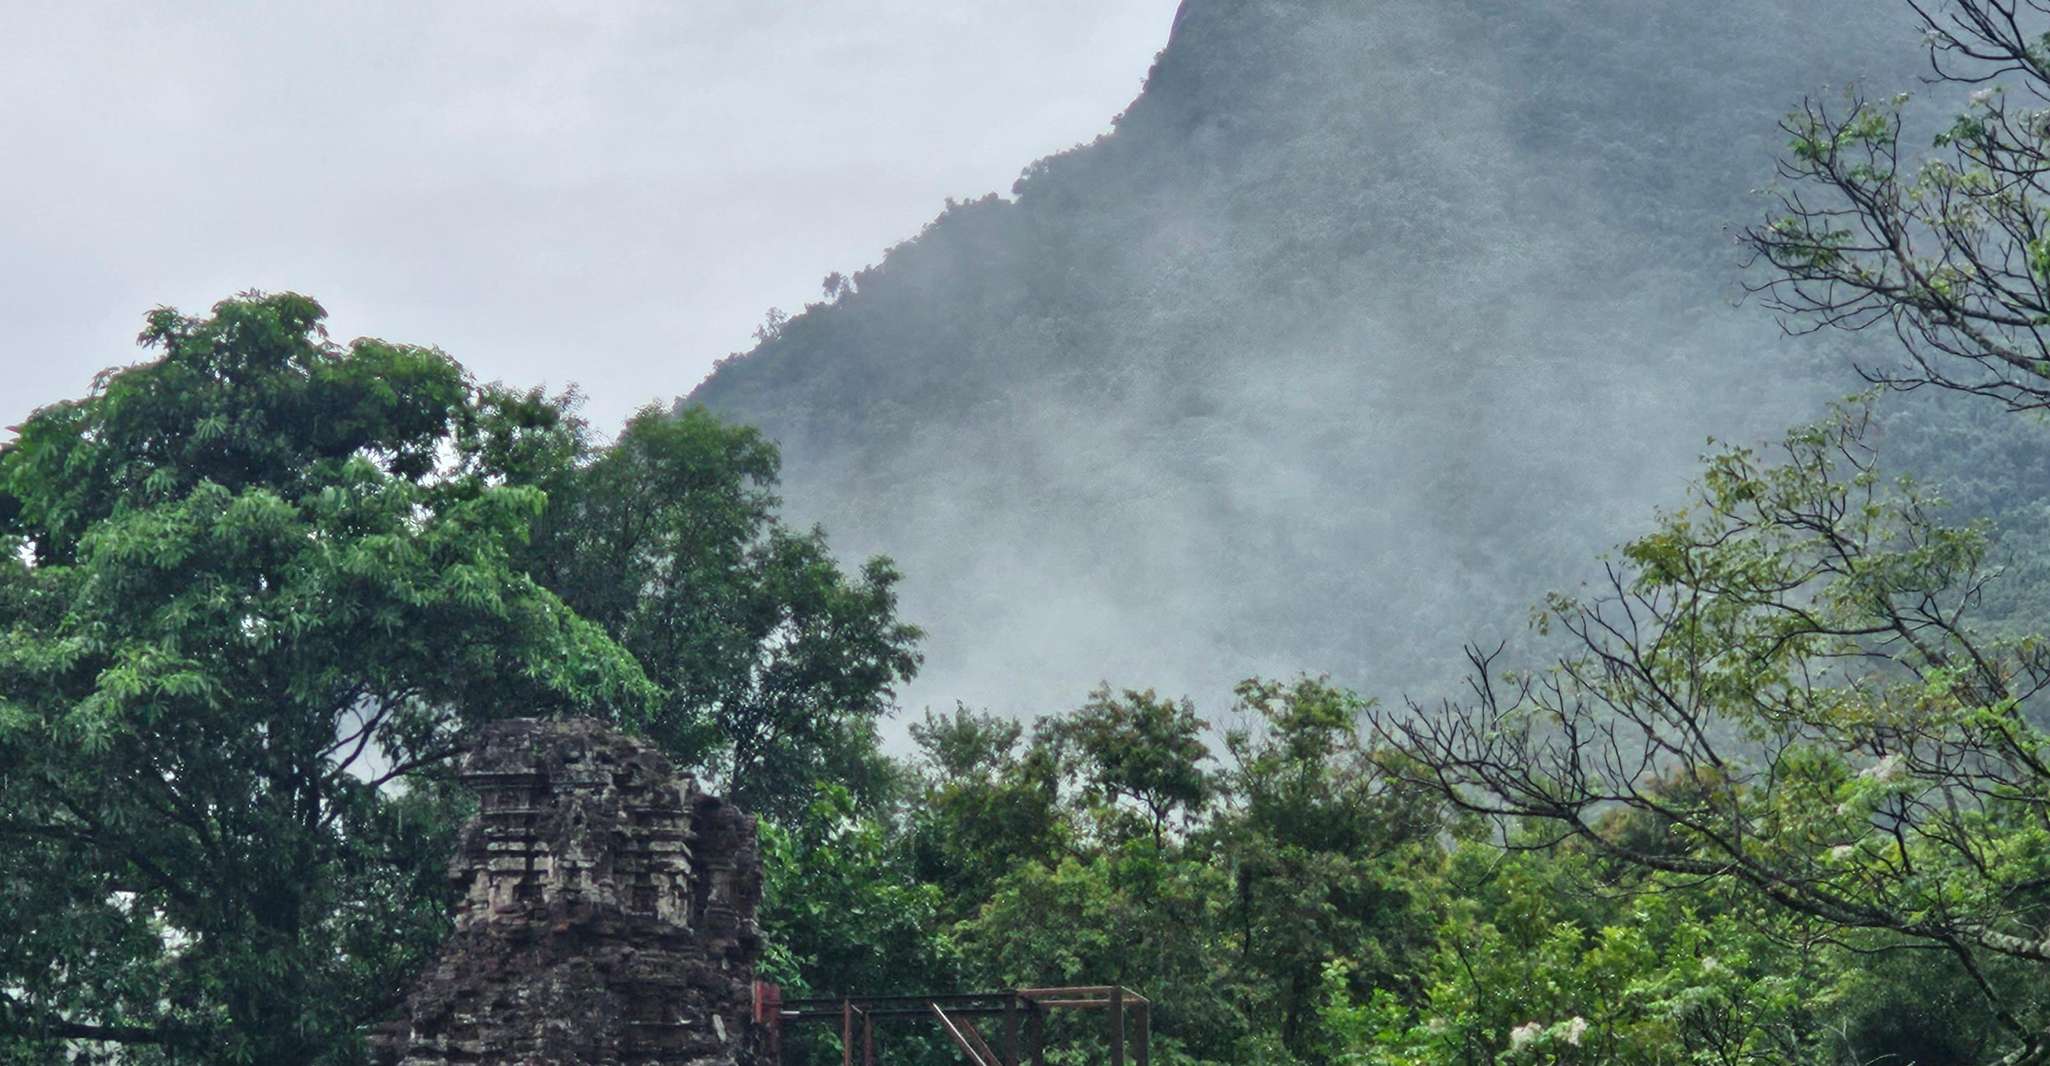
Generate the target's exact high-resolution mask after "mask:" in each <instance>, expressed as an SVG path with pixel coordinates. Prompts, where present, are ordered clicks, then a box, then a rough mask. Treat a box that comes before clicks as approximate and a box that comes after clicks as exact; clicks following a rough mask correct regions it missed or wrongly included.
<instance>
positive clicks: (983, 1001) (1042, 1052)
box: [755, 985, 1153, 1066]
mask: <svg viewBox="0 0 2050 1066" xmlns="http://www.w3.org/2000/svg"><path fill="white" fill-rule="evenodd" d="M1055 1008H1064V1009H1079V1010H1101V1011H1103V1012H1104V1014H1105V1018H1104V1022H1105V1024H1104V1033H1105V1037H1106V1038H1107V1040H1108V1042H1109V1045H1110V1060H1109V1066H1127V1059H1126V1055H1127V1052H1128V1051H1129V1053H1130V1066H1150V1054H1149V1052H1150V1047H1149V1045H1150V1044H1151V1037H1152V1030H1153V1002H1152V1001H1151V1000H1149V999H1147V998H1146V997H1145V996H1142V995H1140V994H1139V993H1137V992H1134V991H1132V990H1131V989H1129V988H1125V987H1123V986H1122V985H1074V986H1069V987H1064V988H1009V989H1004V990H1003V991H1000V992H949V993H938V994H932V995H905V996H812V997H807V998H803V999H792V1000H787V1001H786V1000H784V999H783V998H782V996H781V993H780V990H779V989H777V988H776V986H774V985H758V986H757V988H756V996H755V1017H756V1020H757V1021H759V1022H761V1023H763V1024H764V1025H766V1026H767V1027H768V1036H769V1041H768V1050H769V1055H770V1058H771V1061H774V1062H778V1063H780V1062H781V1061H782V1055H781V1050H782V1039H781V1037H782V1029H783V1026H784V1025H791V1024H798V1023H804V1022H838V1023H839V1025H840V1063H841V1066H855V1064H856V1061H857V1048H858V1049H859V1051H858V1055H859V1060H858V1061H859V1062H860V1066H876V1025H877V1024H878V1023H881V1022H891V1021H925V1020H931V1021H936V1022H938V1023H939V1026H940V1031H942V1032H944V1033H946V1034H947V1037H948V1039H950V1040H952V1041H953V1042H954V1046H955V1047H957V1048H960V1049H961V1053H962V1054H964V1055H966V1056H967V1057H968V1062H969V1066H1046V1015H1047V1012H1048V1011H1050V1010H1053V1009H1055ZM977 1018H983V1019H988V1020H991V1021H994V1022H995V1023H996V1025H997V1028H996V1030H995V1032H996V1039H995V1040H994V1041H992V1040H990V1039H989V1038H988V1037H986V1036H984V1035H983V1032H982V1029H981V1028H980V1027H979V1026H977V1025H976V1022H975V1020H976V1019H977Z"/></svg>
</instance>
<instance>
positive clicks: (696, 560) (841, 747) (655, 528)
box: [526, 397, 920, 819]
mask: <svg viewBox="0 0 2050 1066" xmlns="http://www.w3.org/2000/svg"><path fill="white" fill-rule="evenodd" d="M529 402H531V403H539V401H538V399H537V398H534V397H529ZM562 406H563V405H561V404H555V405H547V404H542V405H541V407H540V408H539V409H538V410H539V411H540V412H541V413H542V414H544V415H546V414H547V413H548V412H549V410H550V409H551V407H552V408H553V409H555V412H556V417H555V418H554V425H555V426H556V431H557V432H558V433H559V434H560V435H561V437H562V440H561V441H560V443H559V445H558V446H557V449H556V450H557V452H558V454H560V455H561V456H562V457H563V459H562V461H559V462H556V463H555V464H554V465H553V466H552V468H551V469H549V470H548V471H546V472H545V473H544V475H543V477H542V480H541V484H542V485H544V487H546V488H547V490H548V495H549V506H548V508H547V510H546V511H545V512H544V514H543V515H542V518H541V521H540V523H539V525H538V528H537V530H536V535H535V537H534V540H533V543H532V547H531V550H530V551H529V552H528V553H527V556H526V558H527V559H528V560H529V561H530V565H531V566H532V568H533V572H534V573H535V575H536V576H537V577H538V578H539V579H540V580H541V581H542V583H543V584H545V585H546V586H547V587H549V588H551V589H553V590H555V591H556V592H558V593H560V594H561V595H562V597H563V598H564V599H565V600H566V601H568V603H569V604H570V605H571V606H572V607H574V608H575V609H576V610H577V612H578V613H579V614H580V615H582V616H583V617H585V618H588V619H591V620H592V621H594V622H597V623H598V624H599V625H601V626H602V627H603V628H604V629H605V630H606V632H608V633H610V634H612V635H613V636H614V637H616V638H617V639H618V640H619V641H620V643H622V644H623V645H625V646H626V647H627V648H628V650H630V651H631V652H632V653H633V654H634V656H635V658H636V659H637V660H638V661H639V662H640V663H641V664H642V666H643V668H644V669H646V670H647V672H648V674H649V677H650V678H651V679H652V680H653V681H655V683H656V684H657V685H658V687H659V688H660V690H661V696H660V698H659V707H658V709H657V710H656V712H655V714H654V716H653V720H652V721H651V723H650V725H649V729H650V731H651V733H652V734H653V735H654V736H655V737H656V738H657V739H658V740H660V741H661V742H662V743H663V744H664V745H665V746H667V747H668V748H669V749H670V750H672V751H676V752H680V753H686V754H689V755H691V756H692V757H691V758H690V760H689V761H690V762H691V763H693V764H694V765H697V766H699V767H701V768H702V769H704V770H705V771H706V772H708V773H711V774H714V775H716V776H717V777H718V778H719V779H720V783H721V787H722V788H723V789H724V791H725V792H726V794H727V795H728V797H729V798H731V799H734V800H735V801H737V802H739V803H740V804H742V805H743V806H745V807H747V808H749V809H750V810H755V811H759V812H762V813H767V814H773V815H779V816H785V817H789V818H792V819H796V818H798V817H799V816H800V815H801V814H802V812H804V811H805V810H806V809H807V808H808V807H809V805H810V803H811V790H812V787H813V785H814V784H815V783H817V782H819V781H833V782H838V783H842V784H845V785H847V786H848V787H850V788H853V789H854V790H855V792H856V794H857V798H863V799H871V800H872V799H874V798H875V797H876V796H877V795H878V794H879V793H880V790H881V789H882V788H883V786H884V778H885V777H886V776H887V773H888V771H887V769H886V768H885V767H884V766H883V765H882V762H881V760H880V757H879V755H878V748H877V743H876V734H875V723H876V720H877V719H878V718H879V717H880V716H881V715H882V714H883V713H884V712H885V711H887V710H888V709H889V707H890V705H891V695H892V693H893V691H894V687H895V685H896V684H897V683H898V682H899V681H901V680H903V679H906V678H909V677H910V676H911V675H912V673H913V672H914V671H915V670H916V669H917V667H918V655H917V652H916V650H915V647H916V643H917V641H918V638H919V635H920V634H919V631H918V629H917V628H915V627H913V626H910V625H907V624H905V623H903V622H900V621H898V620H897V617H896V609H897V598H896V582H897V576H898V575H897V571H896V570H895V568H894V567H892V566H891V564H890V562H889V560H888V559H884V558H880V557H878V558H874V559H870V560H868V561H867V562H866V563H865V564H864V565H863V566H862V567H861V569H860V571H859V572H858V574H854V575H849V574H847V573H845V572H843V571H842V570H841V568H840V566H839V564H838V562H837V561H835V559H834V558H833V554H832V552H831V551H830V550H829V549H828V547H827V545H826V539H825V534H824V533H823V532H822V531H821V530H819V529H817V528H813V529H810V530H804V531H798V530H791V529H788V528H785V527H784V526H783V525H782V524H781V523H780V522H778V521H777V520H776V506H777V502H778V501H777V498H776V496H775V491H774V489H775V484H776V470H777V455H776V446H775V445H774V444H773V443H771V442H770V441H768V440H767V439H765V438H764V437H762V435H761V434H760V433H758V432H756V431H755V430H753V429H751V428H748V427H746V426H735V425H730V424H728V423H726V422H723V421H721V420H719V419H718V418H717V417H715V416H713V415H712V414H711V413H709V412H707V411H706V410H705V409H703V408H702V407H691V408H685V409H683V410H681V411H678V412H676V413H675V414H674V415H671V414H669V413H667V412H665V411H664V410H662V409H659V408H655V407H650V408H647V409H645V410H643V411H641V412H640V413H639V414H637V415H635V416H634V417H633V418H632V419H631V420H629V421H628V422H627V425H626V429H625V431H624V432H622V433H621V434H620V435H619V437H618V439H617V440H615V441H612V442H610V443H609V444H600V443H599V442H597V441H596V440H595V439H594V438H593V437H592V435H591V434H590V432H589V430H588V428H587V427H585V426H584V425H583V424H582V423H581V422H580V421H579V420H577V419H575V418H574V417H571V416H570V415H569V413H568V412H565V411H561V410H560V408H561V407H562Z"/></svg>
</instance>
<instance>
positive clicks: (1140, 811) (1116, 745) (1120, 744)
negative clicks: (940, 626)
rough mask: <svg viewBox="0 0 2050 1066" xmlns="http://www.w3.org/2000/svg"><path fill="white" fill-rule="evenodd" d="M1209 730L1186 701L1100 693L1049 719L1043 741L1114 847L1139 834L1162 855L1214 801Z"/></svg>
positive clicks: (1044, 725)
mask: <svg viewBox="0 0 2050 1066" xmlns="http://www.w3.org/2000/svg"><path fill="white" fill-rule="evenodd" d="M1207 728H1208V727H1207V726H1206V725H1205V723H1204V722H1203V719H1201V718H1200V717H1198V716H1197V715H1196V707H1195V705H1194V704H1193V703H1190V702H1189V701H1188V700H1187V699H1183V700H1180V701H1176V700H1171V699H1164V698H1162V697H1160V696H1158V695H1155V694H1154V692H1153V690H1152V689H1147V690H1145V691H1143V692H1141V691H1136V690H1133V689H1126V690H1125V691H1124V692H1123V693H1121V694H1113V693H1112V692H1111V690H1110V686H1108V685H1105V686H1103V687H1101V688H1098V689H1097V690H1096V691H1095V692H1093V693H1091V694H1090V696H1089V702H1087V703H1085V704H1083V705H1082V707H1081V709H1080V710H1077V711H1076V712H1075V713H1073V714H1071V715H1067V716H1064V717H1060V718H1051V719H1047V720H1046V721H1044V722H1043V723H1042V724H1041V727H1040V729H1039V734H1040V739H1041V740H1042V741H1043V742H1045V743H1049V744H1052V745H1054V746H1055V748H1056V750H1058V751H1059V752H1060V753H1061V756H1062V761H1063V764H1064V766H1065V767H1066V768H1067V769H1068V770H1069V771H1070V772H1071V773H1073V774H1075V775H1076V776H1077V777H1078V779H1079V781H1080V783H1081V786H1082V793H1081V795H1082V798H1083V800H1084V801H1085V802H1086V803H1088V804H1089V805H1090V807H1091V808H1092V810H1093V812H1094V813H1095V815H1096V820H1097V821H1098V823H1099V824H1100V825H1101V826H1102V827H1103V829H1104V831H1105V832H1106V833H1108V834H1110V836H1111V837H1112V838H1113V839H1121V838H1123V837H1124V836H1126V835H1128V834H1129V833H1130V832H1131V831H1132V827H1131V826H1130V824H1129V823H1131V821H1132V818H1131V817H1130V816H1132V815H1134V814H1136V816H1137V830H1138V831H1139V832H1141V833H1143V834H1145V835H1147V836H1148V837H1150V838H1151V839H1152V841H1153V845H1154V847H1156V848H1159V847H1163V846H1165V844H1166V841H1167V834H1168V833H1169V832H1170V831H1171V830H1173V829H1176V828H1187V827H1188V825H1189V824H1190V823H1191V822H1192V821H1193V820H1194V819H1196V818H1198V817H1200V816H1201V815H1202V813H1203V811H1204V809H1205V808H1206V807H1207V806H1208V805H1209V803H1210V801H1211V800H1212V798H1213V797H1214V796H1215V795H1216V783H1215V781H1214V775H1213V774H1212V772H1211V771H1210V770H1209V769H1208V768H1207V767H1206V766H1205V765H1204V764H1205V763H1207V762H1209V761H1210V749H1209V747H1208V746H1206V745H1205V744H1204V743H1203V732H1204V730H1205V729H1207Z"/></svg>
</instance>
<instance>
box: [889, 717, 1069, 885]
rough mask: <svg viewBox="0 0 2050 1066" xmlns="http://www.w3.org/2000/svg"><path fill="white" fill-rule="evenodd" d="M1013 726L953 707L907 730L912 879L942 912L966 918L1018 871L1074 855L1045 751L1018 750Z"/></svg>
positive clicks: (1018, 734)
mask: <svg viewBox="0 0 2050 1066" xmlns="http://www.w3.org/2000/svg"><path fill="white" fill-rule="evenodd" d="M1024 732H1025V729H1024V726H1022V725H1021V724H1019V723H1018V722H1016V721H1014V720H1012V719H1009V718H1003V717H999V716H997V715H991V714H986V713H978V712H975V711H971V710H969V709H968V708H966V707H958V706H957V707H956V708H955V709H954V711H953V712H952V713H951V714H945V715H942V714H936V713H934V712H932V711H927V712H926V714H925V718H924V721H922V722H917V723H913V724H912V726H911V739H912V740H913V741H914V742H915V743H916V744H917V745H918V750H919V754H920V760H919V764H918V767H917V769H918V772H919V775H920V782H919V792H918V795H917V796H916V799H917V802H916V803H915V804H913V805H912V809H911V810H910V812H909V818H908V831H909V835H910V837H911V847H912V850H913V854H914V855H915V857H916V862H917V866H918V870H919V876H920V878H921V879H923V880H927V881H931V882H933V883H935V884H937V885H939V886H941V887H942V888H943V889H945V891H946V896H947V899H948V901H949V904H950V906H949V908H948V911H949V913H950V914H952V915H954V916H956V917H957V918H958V917H965V916H967V915H971V914H973V913H974V911H975V909H976V908H977V907H979V906H980V905H981V904H982V902H983V901H985V900H987V899H988V898H989V897H990V895H991V893H992V892H993V891H994V889H995V885H996V882H997V881H998V880H1000V879H1001V878H1002V877H1003V876H1004V875H1006V874H1008V873H1009V872H1011V870H1013V869H1015V868H1016V867H1018V866H1019V865H1020V864H1023V863H1032V862H1037V863H1044V864H1051V863H1054V862H1057V861H1058V860H1059V857H1060V856H1061V855H1063V854H1067V853H1068V852H1069V849H1071V848H1072V847H1073V846H1074V843H1075V839H1076V832H1075V828H1074V821H1075V819H1074V812H1072V811H1071V810H1069V809H1068V808H1067V807H1066V806H1065V805H1064V804H1063V803H1062V795H1061V771H1060V767H1059V765H1058V763H1059V760H1058V759H1057V758H1056V757H1055V755H1054V753H1053V750H1052V749H1051V747H1050V746H1048V745H1046V744H1043V743H1030V744H1026V743H1023V742H1022V741H1023V737H1024Z"/></svg>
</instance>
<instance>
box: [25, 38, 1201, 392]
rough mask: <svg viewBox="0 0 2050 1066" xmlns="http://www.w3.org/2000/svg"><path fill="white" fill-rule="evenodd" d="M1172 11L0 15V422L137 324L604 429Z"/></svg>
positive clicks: (1058, 129)
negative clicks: (340, 345)
mask: <svg viewBox="0 0 2050 1066" xmlns="http://www.w3.org/2000/svg"><path fill="white" fill-rule="evenodd" d="M1175 2H1176V0H1033V2H1032V3H1028V4H1017V3H995V2H983V0H842V2H830V3H829V2H823V0H815V2H808V3H775V2H770V0H677V2H672V3H624V2H607V3H590V4H584V5H573V4H547V3H492V4H483V3H470V4H414V3H351V4H340V3H333V4H323V5H310V4H257V3H246V4H226V3H208V4H201V3H187V4H140V3H136V4H122V5H114V4H97V5H95V4H83V3H70V2H51V3H43V2H36V0H31V2H28V3H22V2H20V0H16V2H15V3H13V4H10V5H8V9H7V13H6V14H5V15H4V16H0V31H4V32H0V100H4V101H5V104H6V106H5V107H0V158H4V159H5V160H6V163H7V165H6V166H5V167H4V168H0V199H4V202H5V204H6V207H5V209H4V210H0V366H4V369H5V371H6V376H5V378H4V381H5V385H4V387H0V425H9V424H12V423H14V422H17V421H19V420H20V418H21V417H22V416H23V415H25V414H26V413H27V412H28V411H29V410H30V409H31V408H33V407H35V406H38V405H40V404H43V403H47V402H50V401H53V400H58V399H64V398H69V397H74V396H77V395H80V394H82V393H83V391H84V390H85V388H86V385H87V383H88V380H89V379H90V377H91V375H92V374H93V373H94V372H96V371H98V370H99V369H101V368H103V367H106V366H109V365H114V364H119V363H126V362H132V361H134V360H135V359H136V358H138V355H137V353H136V350H135V349H134V347H133V338H134V335H135V333H136V330H137V329H138V328H139V327H140V324H141V315H142V313H143V311H145V310H146V309H148V308H149V307H151V306H153V305H155V304H158V303H171V304H174V305H177V306H179V307H181V308H184V309H186V310H189V311H197V310H203V309H204V308H205V307H206V306H207V305H208V304H210V303H212V302H213V301H214V300H216V299H219V298H220V297H222V296H225V295H229V294H231V293H233V292H236V291H240V290H243V289H248V288H262V289H296V290H299V291H302V292H306V293H308V294H310V295H313V296H315V297H317V298H318V299H320V300H321V301H322V302H323V303H324V304H326V306H327V308H328V310H329V311H330V312H331V313H332V316H333V318H332V322H331V325H332V327H333V331H334V334H335V336H336V337H337V338H338V339H346V338H349V337H353V336H356V335H359V334H374V335H378V336H383V337H387V338H390V339H393V340H401V341H409V342H415V343H431V344H438V345H440V346H441V347H443V348H445V349H446V350H448V351H449V352H450V353H451V354H453V355H455V356H456V357H457V358H458V359H460V360H462V361H463V362H464V363H465V364H466V365H467V366H469V367H470V368H471V369H472V370H473V371H474V372H475V373H477V374H478V375H479V376H480V377H484V378H501V379H504V380H506V381H509V382H514V383H520V384H527V383H544V382H545V383H547V384H549V385H551V386H560V385H562V384H564V383H566V382H569V381H572V380H573V381H576V382H579V383H581V384H582V385H583V387H584V389H585V391H586V392H587V393H588V394H589V395H590V397H591V404H590V407H589V412H590V413H591V415H592V416H593V417H594V419H596V421H597V422H598V424H599V425H600V426H601V427H602V428H605V429H606V430H608V431H609V430H611V429H613V428H614V427H616V426H617V424H618V422H619V421H620V420H621V419H622V418H623V417H624V416H625V415H626V414H627V413H628V412H630V411H631V410H632V409H633V408H635V407H637V406H639V405H640V404H641V403H644V402H647V401H648V400H651V399H657V398H660V399H664V400H666V399H668V398H669V397H671V396H674V395H675V394H677V393H681V392H684V391H687V390H688V389H689V388H690V387H691V386H692V385H693V384H695V383H696V382H697V381H698V379H699V378H701V377H702V376H703V375H704V373H705V371H706V370H707V369H708V368H709V366H710V364H711V362H712V360H713V359H715V358H717V357H719V356H720V355H723V354H725V353H726V352H728V351H731V350H733V349H736V348H740V347H744V346H745V345H746V344H747V343H748V338H749V333H750V332H751V330H752V329H753V328H754V326H755V325H756V324H757V323H758V322H759V321H760V320H761V317H762V313H763V311H764V310H765V309H766V308H768V307H769V306H771V305H780V306H784V307H787V308H795V307H796V306H797V305H799V304H801V303H802V302H803V301H805V300H807V299H814V298H816V297H817V295H818V281H819V279H820V278H821V277H822V276H823V275H825V274H826V273H827V272H828V271H831V270H835V269H840V270H851V269H853V268H856V267H859V266H863V265H866V264H868V263H870V262H873V261H874V260H876V259H877V258H878V257H879V256H880V253H881V252H882V250H883V249H884V248H885V247H887V246H888V245H890V244H893V243H895V242H897V241H899V240H902V239H904V238H906V237H909V236H911V235H913V234H914V233H916V232H917V230H918V228H919V227H920V226H921V225H923V224H924V223H925V222H926V221H927V220H928V219H929V218H931V217H932V216H933V215H934V214H936V213H937V212H938V210H939V208H940V207H941V206H942V201H943V199H944V198H945V197H947V196H955V197H968V196H977V195H981V194H983V193H985V192H990V191H1008V189H1009V186H1010V183H1011V180H1012V179H1013V178H1014V177H1015V176H1016V174H1017V172H1018V170H1019V168H1020V167H1022V166H1023V165H1024V164H1026V163H1028V162H1030V161H1031V160H1033V159H1035V158H1037V157H1039V156H1042V155H1045V154H1047V153H1049V152H1052V151H1055V150H1058V149H1060V148H1063V147H1066V146H1068V145H1070V144H1074V143H1077V142H1080V141H1086V140H1088V139H1090V138H1092V137H1094V136H1095V135H1096V134H1098V133H1100V132H1102V131H1103V130H1105V129H1106V128H1108V122H1109V119H1110V117H1111V116H1112V115H1114V114H1116V113H1117V112H1118V111H1120V110H1121V109H1123V107H1124V106H1125V105H1126V104H1127V103H1129V102H1130V101H1131V99H1132V97H1133V96H1135V95H1136V94H1137V92H1138V89H1139V86H1140V81H1141V78H1142V77H1143V75H1144V74H1145V71H1146V68H1147V66H1148V64H1149V63H1150V62H1151V60H1152V57H1153V54H1154V52H1155V51H1157V50H1158V49H1159V48H1160V46H1161V45H1162V44H1163V43H1165V41H1166V39H1167V31H1168V25H1169V23H1170V22H1171V20H1172V18H1173V13H1174V7H1175Z"/></svg>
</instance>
